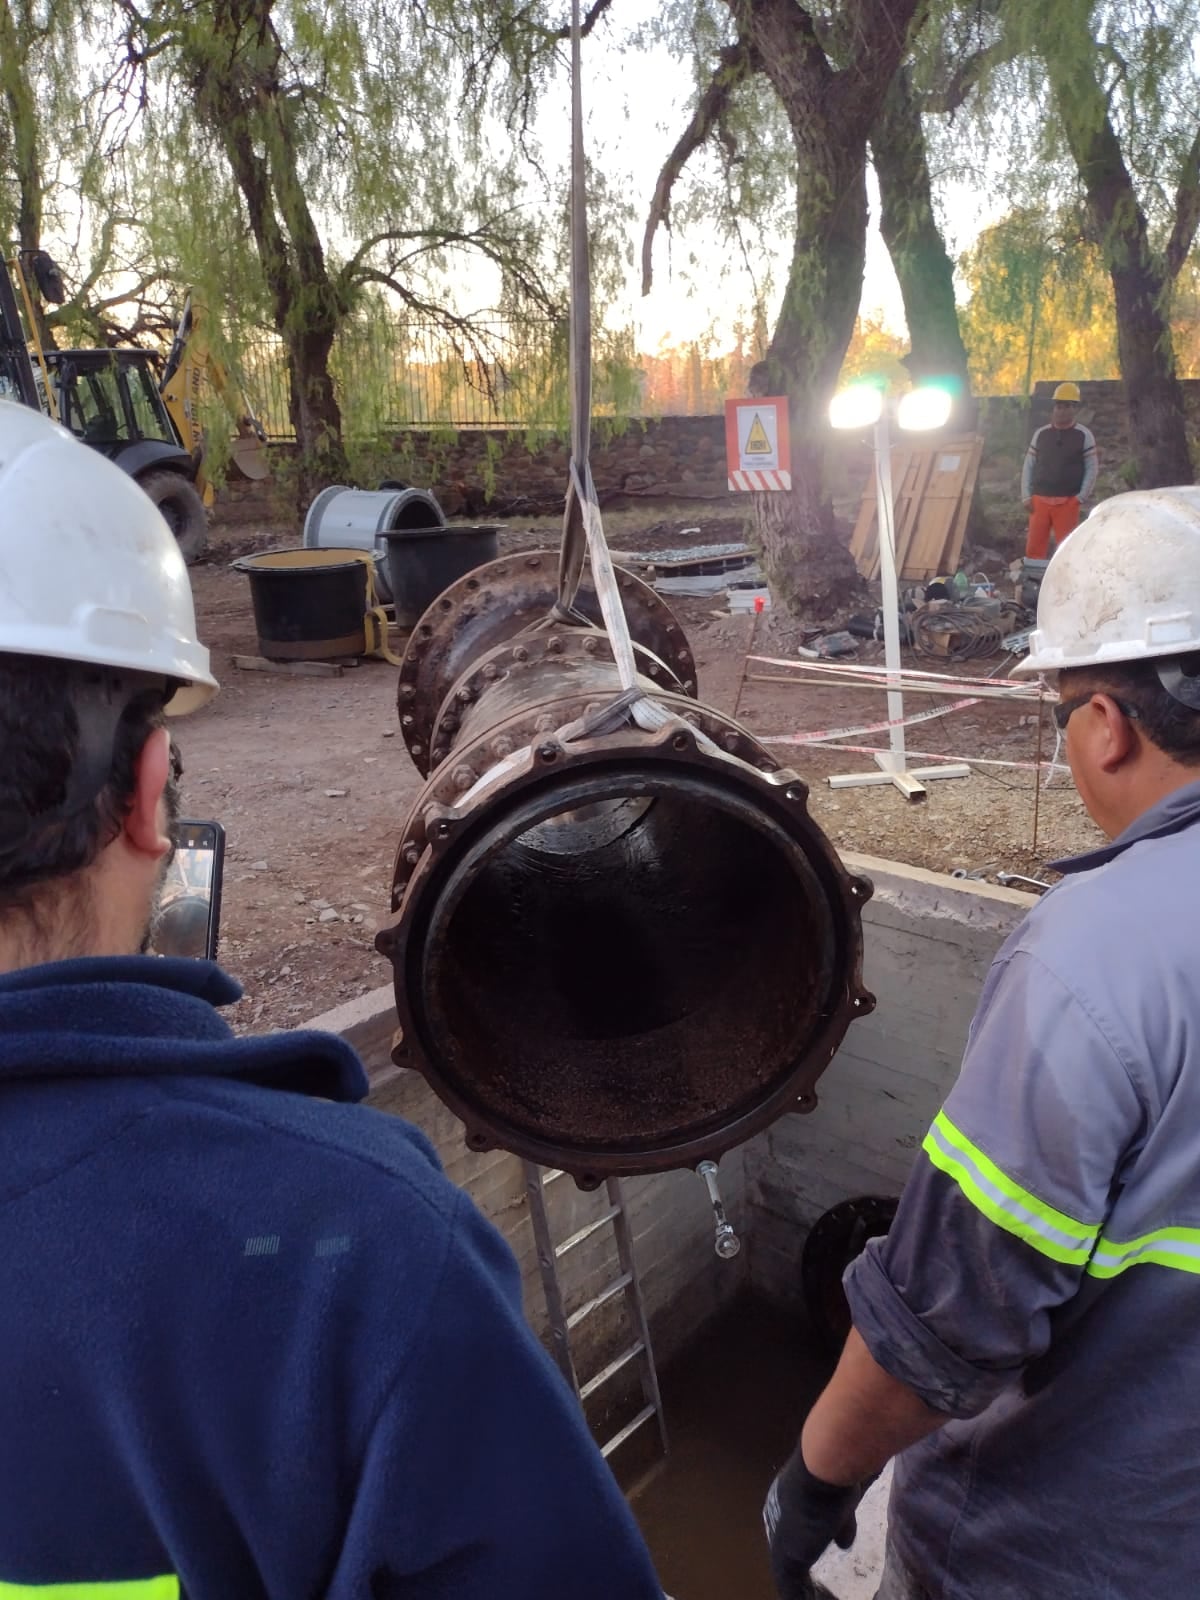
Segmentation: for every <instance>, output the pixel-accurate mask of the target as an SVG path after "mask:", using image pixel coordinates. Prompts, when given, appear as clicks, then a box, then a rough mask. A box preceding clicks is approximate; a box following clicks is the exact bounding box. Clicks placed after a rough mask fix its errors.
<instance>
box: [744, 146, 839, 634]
mask: <svg viewBox="0 0 1200 1600" xmlns="http://www.w3.org/2000/svg"><path fill="white" fill-rule="evenodd" d="M828 155H829V156H830V158H831V159H830V160H829V162H828V168H829V170H827V171H825V172H822V173H815V172H814V171H813V169H812V166H811V165H808V166H803V165H802V166H801V167H800V169H799V176H798V180H797V185H796V189H797V199H796V211H797V223H796V238H795V244H794V247H793V251H792V261H791V267H790V269H789V272H788V282H787V288H786V289H785V291H784V296H783V304H782V306H781V308H780V312H779V319H778V321H777V322H776V324H775V332H774V334H773V335H772V338H771V342H770V344H769V346H768V347H767V354H766V357H765V359H764V360H763V361H761V362H759V363H758V365H757V366H756V367H755V368H754V369H753V371H752V372H751V374H750V392H751V393H752V394H786V395H788V396H789V397H790V405H789V419H790V432H791V460H792V488H791V490H790V491H787V490H785V491H782V492H776V493H773V494H756V495H755V496H754V522H755V534H756V537H757V542H758V546H759V549H760V552H761V555H762V560H763V566H764V568H765V570H766V573H767V577H768V580H769V582H770V585H771V591H772V593H773V594H774V595H775V596H776V598H777V599H778V600H779V601H780V603H781V604H782V605H784V606H785V607H786V608H787V610H788V611H790V612H792V613H793V614H794V615H797V616H801V615H802V616H806V617H814V618H821V617H828V616H830V615H831V614H832V613H833V612H835V611H837V610H838V609H839V608H840V607H842V606H843V605H845V604H846V603H848V602H849V601H850V600H852V599H853V598H854V596H855V595H856V594H857V593H858V592H859V591H860V590H861V588H862V580H861V579H860V577H859V575H858V570H857V568H856V567H855V564H854V561H853V559H852V558H851V555H850V552H849V550H848V549H847V548H846V546H845V545H844V544H842V543H840V542H839V541H838V539H837V537H836V533H835V528H834V519H833V506H832V504H831V502H830V499H829V495H828V493H827V491H826V485H825V476H826V474H825V455H826V449H827V445H828V442H829V441H830V438H831V435H830V429H829V417H828V414H827V406H828V402H829V397H830V396H831V395H832V393H833V390H834V386H835V385H836V383H837V378H838V373H839V372H840V371H841V366H842V362H843V360H844V359H845V354H846V348H847V346H848V345H849V343H850V339H851V336H852V335H853V333H854V322H855V318H856V317H857V315H858V306H859V300H860V299H861V296H862V280H863V268H864V263H865V259H866V237H867V188H866V144H865V141H864V142H863V144H862V145H861V146H860V147H859V149H858V150H857V152H856V151H854V150H853V149H851V150H847V149H846V148H845V147H844V146H841V147H838V148H837V149H835V150H832V151H829V152H828ZM825 196H829V197H830V198H831V199H832V198H834V197H836V204H833V205H829V204H828V202H826V201H825V200H824V197H825Z"/></svg>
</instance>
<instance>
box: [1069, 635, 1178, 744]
mask: <svg viewBox="0 0 1200 1600" xmlns="http://www.w3.org/2000/svg"><path fill="white" fill-rule="evenodd" d="M1168 660H1171V661H1174V662H1177V663H1178V665H1179V666H1180V667H1181V668H1182V670H1183V673H1184V676H1185V677H1188V678H1194V677H1197V676H1200V651H1197V652H1193V653H1192V654H1190V655H1185V656H1175V657H1170V658H1168ZM1160 665H1162V662H1161V661H1158V660H1150V661H1120V662H1114V663H1112V664H1111V665H1101V666H1088V667H1072V668H1070V669H1069V670H1067V671H1064V672H1060V673H1059V675H1058V677H1059V694H1060V695H1061V696H1062V698H1063V699H1064V700H1066V699H1068V698H1070V697H1072V696H1074V695H1077V694H1082V693H1084V692H1085V691H1092V692H1095V693H1098V694H1111V695H1113V696H1114V697H1115V698H1116V699H1118V700H1125V701H1128V703H1129V704H1130V705H1132V706H1135V707H1136V708H1137V712H1138V724H1137V725H1138V727H1139V728H1140V730H1141V731H1142V733H1144V734H1145V735H1146V738H1147V739H1149V741H1150V743H1151V744H1153V745H1156V746H1157V747H1158V749H1160V750H1161V751H1162V752H1163V754H1164V755H1168V756H1170V757H1171V759H1172V761H1178V762H1179V764H1180V766H1184V767H1198V766H1200V711H1196V710H1193V709H1192V707H1190V706H1186V705H1184V704H1183V702H1182V701H1180V700H1177V699H1176V698H1175V696H1174V695H1172V694H1168V693H1167V691H1166V689H1164V688H1163V686H1162V682H1161V680H1160V678H1159V675H1158V671H1159V667H1160Z"/></svg>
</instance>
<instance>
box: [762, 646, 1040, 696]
mask: <svg viewBox="0 0 1200 1600" xmlns="http://www.w3.org/2000/svg"><path fill="white" fill-rule="evenodd" d="M746 659H747V661H753V662H756V663H757V664H758V665H759V666H764V667H790V668H792V669H793V670H796V671H799V672H816V673H821V674H824V675H825V676H826V677H834V678H844V679H846V680H847V682H848V683H852V682H854V681H856V680H857V681H860V682H861V683H862V685H863V687H864V688H891V689H897V688H898V689H900V690H901V691H903V688H904V685H905V683H906V682H908V681H913V682H917V681H920V682H922V683H944V684H945V685H946V687H947V688H948V689H958V690H960V691H961V690H963V689H970V690H979V691H981V692H984V691H986V692H988V693H989V694H990V695H991V696H994V697H995V698H997V699H1006V700H1056V699H1057V698H1058V696H1057V695H1056V694H1055V693H1054V691H1053V690H1052V689H1050V688H1048V687H1047V686H1046V685H1045V684H1044V683H1041V682H1040V681H1038V682H1033V683H1017V682H1015V681H1014V680H1013V679H1012V678H966V677H956V676H955V675H954V674H953V673H950V672H925V671H922V670H921V669H920V668H919V667H908V668H905V670H904V671H903V672H902V673H901V674H900V676H899V678H896V677H889V674H888V671H887V668H886V667H860V666H851V665H849V664H847V663H843V662H837V661H797V660H795V659H794V658H793V657H791V656H747V658H746Z"/></svg>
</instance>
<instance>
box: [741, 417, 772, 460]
mask: <svg viewBox="0 0 1200 1600" xmlns="http://www.w3.org/2000/svg"><path fill="white" fill-rule="evenodd" d="M744 454H746V455H748V456H773V455H774V454H775V446H774V444H772V442H771V440H770V439H768V438H767V430H766V429H765V428H764V427H763V422H762V417H761V416H760V415H759V413H758V412H757V411H756V412H755V413H754V421H753V422H752V423H751V424H750V432H749V433H748V434H747V435H746V449H745V451H744Z"/></svg>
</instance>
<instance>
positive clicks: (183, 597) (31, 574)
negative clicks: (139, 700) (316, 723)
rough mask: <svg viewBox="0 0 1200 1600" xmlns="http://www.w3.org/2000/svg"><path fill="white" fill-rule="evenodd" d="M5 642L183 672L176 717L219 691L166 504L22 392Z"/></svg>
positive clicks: (9, 505) (6, 468)
mask: <svg viewBox="0 0 1200 1600" xmlns="http://www.w3.org/2000/svg"><path fill="white" fill-rule="evenodd" d="M0 651H11V652H13V653H15V654H17V655H32V656H47V657H50V658H51V659H54V660H59V661H79V662H84V663H87V664H89V665H93V666H100V667H111V668H114V669H116V670H118V671H128V672H137V673H147V674H150V675H152V676H155V677H164V678H171V679H174V680H176V681H177V682H178V683H179V685H180V687H179V688H178V689H177V690H176V691H175V693H174V694H173V696H172V697H171V700H170V701H169V702H168V704H167V707H166V709H167V711H168V712H169V713H172V714H174V715H180V714H182V713H184V712H188V711H195V710H196V709H197V707H199V706H202V705H204V704H205V703H206V702H207V701H208V700H211V699H212V697H213V695H214V694H216V692H217V680H216V679H215V678H214V677H213V675H212V669H211V666H210V664H209V656H208V651H207V650H206V649H205V647H204V646H203V645H202V644H201V643H200V641H199V639H198V638H197V637H196V612H195V608H194V606H193V603H192V588H191V584H190V582H189V580H188V573H187V567H186V566H185V565H184V560H183V556H182V555H181V554H180V551H179V546H178V544H177V543H176V540H175V536H174V534H172V532H171V530H170V528H168V526H167V524H166V522H165V521H164V520H163V517H162V515H161V514H160V512H159V510H158V508H157V507H156V506H155V505H154V503H153V502H152V501H151V500H150V499H149V497H148V496H147V495H145V494H144V493H143V492H142V490H141V489H140V488H139V487H138V486H137V484H136V483H134V481H133V479H132V478H130V477H129V476H128V474H126V473H124V472H122V471H121V469H120V468H119V467H117V466H114V464H113V463H112V462H111V461H109V460H107V459H106V458H105V457H104V456H102V455H100V453H99V452H98V451H96V450H92V449H91V448H90V447H89V446H87V445H85V444H82V443H80V441H79V440H78V439H76V438H75V437H74V435H73V434H71V433H69V432H68V431H67V430H66V428H61V427H59V425H58V424H57V423H56V422H51V421H50V419H49V418H48V417H44V416H42V415H41V414H40V413H39V412H37V411H34V410H32V409H31V408H30V407H28V406H20V405H16V404H13V403H12V402H10V401H0Z"/></svg>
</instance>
